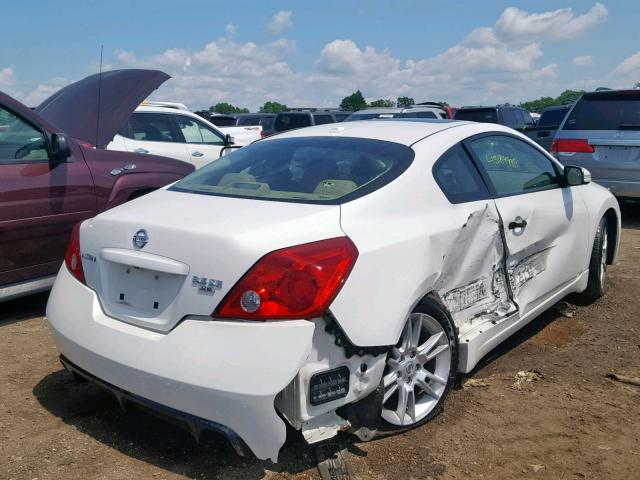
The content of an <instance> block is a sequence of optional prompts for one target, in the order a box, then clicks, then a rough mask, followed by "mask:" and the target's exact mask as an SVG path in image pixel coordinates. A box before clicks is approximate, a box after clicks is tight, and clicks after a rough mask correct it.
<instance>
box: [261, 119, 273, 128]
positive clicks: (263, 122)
mask: <svg viewBox="0 0 640 480" xmlns="http://www.w3.org/2000/svg"><path fill="white" fill-rule="evenodd" d="M275 119H276V117H262V120H260V125H262V128H263V129H264V130H268V129H271V128H273V122H274V121H275Z"/></svg>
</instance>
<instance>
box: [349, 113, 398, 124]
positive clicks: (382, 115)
mask: <svg viewBox="0 0 640 480" xmlns="http://www.w3.org/2000/svg"><path fill="white" fill-rule="evenodd" d="M397 115H400V114H399V113H354V114H352V115H351V116H350V117H349V118H348V119H347V120H348V121H350V122H355V121H356V120H371V119H373V118H393V117H395V116H397Z"/></svg>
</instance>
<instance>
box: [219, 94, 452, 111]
mask: <svg viewBox="0 0 640 480" xmlns="http://www.w3.org/2000/svg"><path fill="white" fill-rule="evenodd" d="M415 103H416V102H415V100H414V99H413V98H411V97H398V98H397V99H396V100H392V99H390V98H379V99H378V100H373V101H372V102H368V103H367V101H366V100H365V99H364V95H362V92H361V91H360V90H357V91H355V92H353V93H352V94H351V95H347V96H346V97H344V98H343V99H342V101H341V102H340V108H341V109H342V110H348V111H351V112H355V111H356V110H362V109H365V108H368V107H399V108H408V107H410V106H411V105H415ZM443 103H444V104H445V105H447V104H446V103H445V102H443ZM288 108H289V107H287V105H286V104H284V103H279V102H273V101H269V102H265V103H264V105H262V106H261V107H260V108H259V109H258V112H260V113H280V112H284V111H285V110H288ZM209 111H210V112H216V113H222V114H224V115H231V114H234V113H249V109H248V108H244V107H237V106H235V105H232V104H230V103H228V102H218V103H216V104H215V105H212V106H210V107H209Z"/></svg>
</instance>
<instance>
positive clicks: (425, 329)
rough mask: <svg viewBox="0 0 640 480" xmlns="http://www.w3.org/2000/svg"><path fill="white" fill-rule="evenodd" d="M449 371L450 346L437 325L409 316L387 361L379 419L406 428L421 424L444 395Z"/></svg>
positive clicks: (429, 319)
mask: <svg viewBox="0 0 640 480" xmlns="http://www.w3.org/2000/svg"><path fill="white" fill-rule="evenodd" d="M450 368H451V346H450V344H449V338H448V336H447V334H446V332H445V330H444V328H443V327H442V325H440V323H439V322H438V321H437V320H436V319H435V318H433V317H431V316H430V315H426V314H424V313H412V314H411V315H409V318H408V320H407V323H406V324H405V327H404V330H403V331H402V335H401V336H400V341H399V342H398V344H397V345H396V346H395V347H393V349H392V350H391V352H390V353H389V356H388V358H387V364H386V366H385V371H384V378H383V384H384V397H383V401H382V418H383V419H384V420H386V421H387V422H389V423H390V424H392V425H395V426H398V427H406V426H411V425H414V424H416V423H418V422H420V421H421V420H423V419H424V418H425V417H426V416H427V415H429V413H431V412H432V411H433V410H434V409H435V407H436V405H437V404H438V402H439V400H440V398H441V397H442V396H443V395H444V393H445V391H446V388H447V382H448V379H449V372H450Z"/></svg>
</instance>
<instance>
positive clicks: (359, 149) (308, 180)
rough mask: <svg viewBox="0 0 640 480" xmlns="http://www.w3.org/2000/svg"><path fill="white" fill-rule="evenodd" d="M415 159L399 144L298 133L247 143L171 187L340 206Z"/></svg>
mask: <svg viewBox="0 0 640 480" xmlns="http://www.w3.org/2000/svg"><path fill="white" fill-rule="evenodd" d="M412 160H413V150H412V149H411V148H409V147H407V146H405V145H401V144H399V143H392V142H386V141H381V140H371V139H363V138H349V137H338V138H335V137H296V138H282V139H273V140H268V141H261V142H257V143H254V144H252V145H249V146H247V147H243V148H241V149H239V150H236V151H235V152H233V153H231V154H229V155H225V156H223V157H221V158H219V159H218V160H216V161H214V162H212V163H210V164H208V165H206V166H205V167H203V168H201V169H199V170H197V171H195V172H194V173H192V174H191V175H188V176H187V177H185V178H184V179H182V180H181V181H179V182H178V183H176V184H175V185H174V186H173V187H171V190H174V191H180V192H190V193H199V194H204V195H219V196H229V197H241V198H256V199H261V200H278V201H289V202H298V203H319V204H339V203H344V202H346V201H349V200H353V199H354V198H358V197H361V196H363V195H366V194H367V193H370V192H373V191H375V190H377V189H379V188H380V187H382V186H384V185H386V184H388V183H389V182H391V181H392V180H393V179H395V178H396V177H398V175H400V174H401V173H402V172H404V171H405V170H406V169H407V168H408V167H409V165H410V164H411V162H412Z"/></svg>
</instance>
